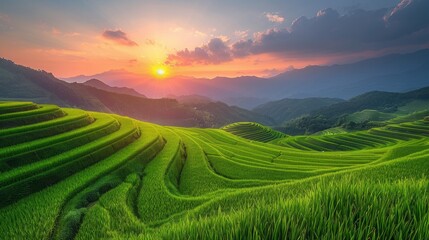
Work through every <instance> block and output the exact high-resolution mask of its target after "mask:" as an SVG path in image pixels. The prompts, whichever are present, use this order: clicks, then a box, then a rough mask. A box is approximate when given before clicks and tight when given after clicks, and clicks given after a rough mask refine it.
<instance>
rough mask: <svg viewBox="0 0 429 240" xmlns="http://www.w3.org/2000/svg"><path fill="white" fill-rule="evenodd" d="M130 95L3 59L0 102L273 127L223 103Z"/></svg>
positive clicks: (163, 120)
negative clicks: (39, 104) (7, 101)
mask: <svg viewBox="0 0 429 240" xmlns="http://www.w3.org/2000/svg"><path fill="white" fill-rule="evenodd" d="M89 85H96V86H97V87H92V86H89ZM99 88H103V89H99ZM106 90H107V91H106ZM130 91H132V90H130V89H126V88H114V87H110V86H108V85H104V84H101V83H100V82H96V81H91V82H90V83H89V84H88V82H87V84H80V83H67V82H64V81H61V80H58V79H57V78H55V77H54V76H53V75H52V74H50V73H47V72H45V71H36V70H33V69H31V68H27V67H24V66H20V65H16V64H15V63H13V62H12V61H9V60H6V59H0V100H1V99H3V100H24V101H33V102H37V103H53V104H57V105H59V106H63V107H78V108H82V109H85V110H91V111H100V112H107V113H118V114H122V115H126V116H130V117H134V118H137V119H139V120H144V121H151V122H155V123H158V124H166V125H174V126H198V127H220V126H224V125H226V124H229V123H233V122H238V121H255V122H259V123H262V124H268V125H271V124H273V122H272V120H271V119H269V118H267V117H264V116H262V115H260V114H257V113H254V112H251V111H248V110H244V109H241V108H238V107H230V106H228V105H226V104H223V103H212V102H205V103H198V106H194V105H192V104H191V105H190V104H182V103H179V102H178V101H177V100H174V99H149V98H145V97H142V96H139V95H137V96H136V94H131V95H129V94H124V92H130ZM197 108H198V109H197Z"/></svg>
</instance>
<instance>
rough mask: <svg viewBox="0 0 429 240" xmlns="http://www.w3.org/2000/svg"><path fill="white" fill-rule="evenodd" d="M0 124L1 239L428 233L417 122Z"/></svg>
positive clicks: (38, 116) (26, 119) (28, 113)
mask: <svg viewBox="0 0 429 240" xmlns="http://www.w3.org/2000/svg"><path fill="white" fill-rule="evenodd" d="M12 119H13V120H12ZM0 126H1V127H0V239H320V238H322V239H364V238H365V239H368V238H370V239H402V238H410V239H428V238H429V230H428V229H429V194H428V193H429V181H428V179H427V178H426V176H428V175H429V160H428V159H429V150H428V149H429V148H428V146H429V145H428V141H427V136H428V134H429V122H427V121H424V120H418V121H412V122H403V123H396V124H390V125H388V126H386V127H383V128H377V129H371V130H369V131H362V132H354V133H344V134H336V135H325V136H310V137H304V136H298V137H284V136H282V135H276V134H277V133H276V132H271V131H269V130H268V129H267V128H265V127H263V126H260V125H256V124H242V123H241V124H236V125H231V126H229V127H227V128H226V130H227V131H225V130H222V129H197V128H178V127H163V126H159V125H155V124H151V123H145V122H139V121H136V120H133V119H130V118H127V117H122V116H117V115H111V114H104V113H95V112H86V111H82V110H78V109H67V108H63V109H59V108H57V107H55V106H49V105H36V104H32V103H10V102H0ZM255 127H256V129H259V130H255ZM228 131H229V132H228ZM233 133H234V134H237V135H239V136H243V137H247V138H248V139H252V140H248V139H246V138H243V137H239V136H237V135H234V134H233ZM268 141H269V143H264V142H268Z"/></svg>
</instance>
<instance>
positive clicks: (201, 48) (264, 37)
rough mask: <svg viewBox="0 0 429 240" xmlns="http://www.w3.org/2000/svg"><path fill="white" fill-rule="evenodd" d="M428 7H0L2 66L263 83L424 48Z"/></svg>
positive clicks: (278, 0)
mask: <svg viewBox="0 0 429 240" xmlns="http://www.w3.org/2000/svg"><path fill="white" fill-rule="evenodd" d="M428 9H429V1H428V0H403V1H395V0H377V1H374V0H323V1H322V0H320V1H319V0H318V1H315V0H272V1H260V0H238V1H231V0H145V1H137V0H135V1H129V0H128V1H113V0H94V1H89V0H74V1H68V0H56V1H53V0H52V1H47V0H41V1H29V0H28V1H27V0H23V1H14V0H2V1H1V3H0V34H1V37H0V57H4V58H7V59H11V60H13V61H15V62H16V63H18V64H22V65H26V66H29V67H32V68H36V69H44V70H46V71H49V72H52V73H54V74H55V75H56V76H58V77H70V76H74V75H79V74H85V75H91V74H96V73H100V72H103V71H108V70H112V69H125V70H127V71H130V72H134V73H139V74H143V75H151V74H156V71H157V70H159V69H160V68H163V69H165V70H166V72H167V74H168V75H169V76H175V75H186V76H197V77H214V76H238V75H257V76H271V75H274V74H277V73H280V72H283V71H286V70H288V69H292V68H301V67H304V66H307V65H314V64H332V63H344V62H349V61H354V60H357V59H364V58H368V57H371V56H376V55H381V54H385V53H391V52H407V51H414V50H416V49H420V48H423V47H428V45H427V43H428V42H429V14H427V11H428Z"/></svg>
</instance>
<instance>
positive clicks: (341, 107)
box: [286, 87, 429, 134]
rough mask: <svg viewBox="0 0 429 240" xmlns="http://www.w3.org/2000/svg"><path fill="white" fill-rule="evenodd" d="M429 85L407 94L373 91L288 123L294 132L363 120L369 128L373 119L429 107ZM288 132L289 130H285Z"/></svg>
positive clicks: (410, 112) (423, 109)
mask: <svg viewBox="0 0 429 240" xmlns="http://www.w3.org/2000/svg"><path fill="white" fill-rule="evenodd" d="M428 104H429V87H425V88H421V89H418V90H414V91H410V92H406V93H393V92H381V91H373V92H368V93H365V94H362V95H359V96H356V97H354V98H351V99H350V100H348V101H344V102H340V103H336V104H333V105H330V106H327V107H324V108H321V109H319V110H316V111H313V112H312V113H311V114H310V115H309V116H305V117H301V118H297V119H294V120H291V121H289V122H288V123H286V128H289V129H293V130H294V131H296V132H295V133H298V134H299V133H304V132H307V133H314V132H318V131H322V130H325V129H328V128H331V127H336V126H339V125H341V124H346V125H347V124H348V123H350V122H352V124H354V123H363V124H364V125H365V124H369V125H368V126H361V127H363V128H365V127H366V128H370V127H373V126H374V125H371V121H387V120H390V119H393V118H396V117H399V116H405V115H408V114H413V113H415V112H419V111H426V110H429V107H428V106H429V105H428ZM286 131H287V130H286Z"/></svg>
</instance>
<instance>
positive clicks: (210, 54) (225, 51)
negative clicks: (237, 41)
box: [166, 38, 232, 65]
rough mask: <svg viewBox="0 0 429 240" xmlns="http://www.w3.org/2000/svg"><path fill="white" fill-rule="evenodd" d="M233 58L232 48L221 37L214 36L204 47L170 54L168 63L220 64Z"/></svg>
mask: <svg viewBox="0 0 429 240" xmlns="http://www.w3.org/2000/svg"><path fill="white" fill-rule="evenodd" d="M231 59H232V56H231V53H230V48H229V47H228V45H227V43H226V42H225V41H223V40H222V39H221V38H213V39H212V40H210V42H209V43H208V44H206V45H203V46H202V47H196V48H195V49H194V50H189V49H187V48H186V49H185V50H181V51H178V52H176V53H175V54H170V55H169V56H168V58H167V61H166V64H168V65H191V64H193V63H199V64H219V63H222V62H227V61H230V60H231Z"/></svg>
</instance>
